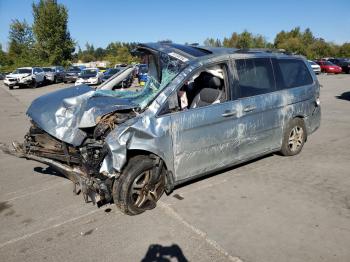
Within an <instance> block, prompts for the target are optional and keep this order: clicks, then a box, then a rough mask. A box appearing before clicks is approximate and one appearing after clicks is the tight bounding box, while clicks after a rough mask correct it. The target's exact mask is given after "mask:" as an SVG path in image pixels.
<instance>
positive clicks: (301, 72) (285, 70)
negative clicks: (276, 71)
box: [277, 59, 313, 88]
mask: <svg viewBox="0 0 350 262" xmlns="http://www.w3.org/2000/svg"><path fill="white" fill-rule="evenodd" d="M277 61H278V64H279V67H280V70H281V75H282V82H283V88H292V87H298V86H305V85H310V84H312V83H313V79H312V77H311V75H310V72H309V70H308V68H307V67H306V65H305V63H304V62H303V61H302V60H298V59H278V60H277Z"/></svg>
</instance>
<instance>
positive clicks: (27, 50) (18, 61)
mask: <svg viewBox="0 0 350 262" xmlns="http://www.w3.org/2000/svg"><path fill="white" fill-rule="evenodd" d="M33 46H34V36H33V32H32V28H31V27H30V26H29V24H28V23H27V22H26V21H25V20H23V22H21V21H19V20H18V19H15V20H13V21H12V22H11V24H10V30H9V50H8V60H7V64H8V65H10V64H12V65H14V66H25V65H27V64H29V65H30V64H35V63H36V62H37V59H36V57H35V52H34V50H33Z"/></svg>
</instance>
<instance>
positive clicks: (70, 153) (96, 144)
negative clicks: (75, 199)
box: [13, 110, 135, 206]
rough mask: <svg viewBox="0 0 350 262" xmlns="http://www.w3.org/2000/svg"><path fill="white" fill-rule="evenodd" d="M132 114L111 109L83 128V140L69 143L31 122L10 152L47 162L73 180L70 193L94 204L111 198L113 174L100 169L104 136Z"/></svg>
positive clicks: (103, 156)
mask: <svg viewBox="0 0 350 262" xmlns="http://www.w3.org/2000/svg"><path fill="white" fill-rule="evenodd" d="M134 116H135V112H134V111H132V110H128V111H124V112H122V113H120V112H114V113H111V114H107V115H105V116H103V117H102V118H101V119H100V121H99V123H98V124H97V125H96V126H95V127H93V128H87V129H84V132H85V133H86V139H85V140H84V142H83V143H82V144H81V145H79V146H73V145H71V144H69V143H66V142H64V141H62V140H59V139H57V138H55V137H53V136H52V135H50V134H48V133H47V132H45V131H44V130H43V129H41V128H39V127H38V126H37V125H36V124H35V123H34V122H33V121H32V125H31V127H30V129H29V131H28V133H27V134H26V135H25V139H24V142H23V143H22V144H20V143H17V142H14V143H13V147H14V152H13V153H14V154H15V155H16V156H18V157H23V158H27V159H31V160H35V161H38V162H41V163H44V164H47V165H48V166H50V167H51V168H52V169H54V170H55V171H57V172H59V173H61V174H63V175H65V176H66V177H67V178H68V179H70V180H71V181H72V182H73V192H74V193H75V194H79V193H80V192H81V193H82V195H83V197H84V200H85V202H88V201H92V202H93V203H94V204H95V203H96V204H97V206H101V205H103V204H105V203H109V202H111V200H112V195H111V192H112V184H113V180H114V179H115V176H116V175H117V173H115V174H104V172H100V169H101V166H102V162H103V160H104V158H105V156H106V155H107V153H108V148H107V145H106V143H105V138H106V136H107V135H108V134H109V132H110V131H111V130H113V129H114V128H117V126H118V125H119V124H121V123H123V122H125V121H126V120H128V119H130V118H132V117H134Z"/></svg>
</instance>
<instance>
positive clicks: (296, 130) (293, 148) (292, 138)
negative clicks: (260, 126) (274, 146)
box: [280, 118, 307, 156]
mask: <svg viewBox="0 0 350 262" xmlns="http://www.w3.org/2000/svg"><path fill="white" fill-rule="evenodd" d="M306 136H307V134H306V128H305V123H304V120H303V119H301V118H294V119H292V120H291V121H290V122H289V123H288V126H287V128H286V129H285V132H284V135H283V143H282V148H281V151H280V152H281V154H282V155H284V156H294V155H297V154H299V153H300V151H301V150H302V149H303V146H304V144H305V141H306Z"/></svg>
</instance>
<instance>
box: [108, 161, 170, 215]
mask: <svg viewBox="0 0 350 262" xmlns="http://www.w3.org/2000/svg"><path fill="white" fill-rule="evenodd" d="M157 168H160V170H159V172H160V173H158V174H159V175H157ZM164 188H165V168H164V167H163V166H162V165H161V166H158V167H157V166H156V164H155V161H154V159H151V158H150V157H149V156H136V157H133V158H131V159H130V161H129V163H128V164H127V166H126V167H125V169H124V171H123V172H122V174H121V176H120V177H119V178H118V179H116V180H115V181H114V184H113V200H114V203H115V204H116V205H117V206H118V207H119V208H120V209H121V211H122V212H124V213H125V214H127V215H137V214H140V213H142V212H144V211H146V210H148V209H153V208H155V207H156V202H157V201H158V200H159V198H160V197H161V196H162V194H163V193H164Z"/></svg>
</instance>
